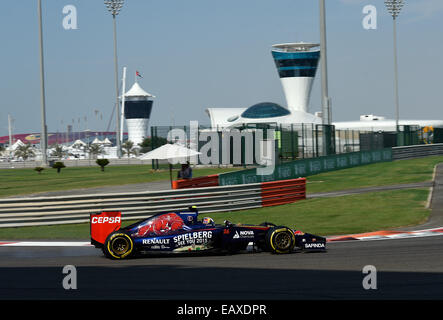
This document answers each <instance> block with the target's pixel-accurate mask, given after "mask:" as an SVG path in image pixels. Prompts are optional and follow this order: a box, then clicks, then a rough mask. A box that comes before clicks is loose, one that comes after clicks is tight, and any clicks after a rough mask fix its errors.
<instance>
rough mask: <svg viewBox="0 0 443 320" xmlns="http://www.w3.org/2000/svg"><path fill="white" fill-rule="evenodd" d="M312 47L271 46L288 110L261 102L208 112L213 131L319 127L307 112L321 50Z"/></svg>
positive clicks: (311, 45)
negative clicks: (249, 126) (254, 125)
mask: <svg viewBox="0 0 443 320" xmlns="http://www.w3.org/2000/svg"><path fill="white" fill-rule="evenodd" d="M318 46H319V45H318V44H315V43H304V42H300V43H284V44H275V45H273V46H272V50H271V53H272V57H273V58H274V62H275V66H276V68H277V72H278V75H279V77H280V80H281V83H282V86H283V90H284V93H285V97H286V102H287V107H286V108H285V107H282V106H280V105H278V104H275V103H272V102H262V103H258V104H256V105H253V106H251V107H249V108H208V109H206V113H207V114H208V116H209V118H210V119H211V126H212V127H222V128H225V127H232V126H239V125H241V124H246V123H279V124H291V123H318V124H320V123H321V118H319V117H317V116H315V115H313V114H311V113H309V112H308V110H309V98H310V94H311V89H312V83H313V81H314V78H315V75H316V72H317V66H318V61H319V59H320V50H318V49H316V48H317V47H318Z"/></svg>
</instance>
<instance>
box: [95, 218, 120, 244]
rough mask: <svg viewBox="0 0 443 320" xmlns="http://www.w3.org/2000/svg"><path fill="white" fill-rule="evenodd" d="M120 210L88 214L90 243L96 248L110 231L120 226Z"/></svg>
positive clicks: (102, 242)
mask: <svg viewBox="0 0 443 320" xmlns="http://www.w3.org/2000/svg"><path fill="white" fill-rule="evenodd" d="M121 215H122V214H121V212H120V211H104V212H102V213H98V214H91V215H90V220H89V222H90V230H91V244H92V245H94V246H95V247H97V248H100V247H102V246H103V244H104V243H105V241H106V238H107V237H108V235H109V234H110V233H111V232H114V231H117V230H119V229H120V227H121Z"/></svg>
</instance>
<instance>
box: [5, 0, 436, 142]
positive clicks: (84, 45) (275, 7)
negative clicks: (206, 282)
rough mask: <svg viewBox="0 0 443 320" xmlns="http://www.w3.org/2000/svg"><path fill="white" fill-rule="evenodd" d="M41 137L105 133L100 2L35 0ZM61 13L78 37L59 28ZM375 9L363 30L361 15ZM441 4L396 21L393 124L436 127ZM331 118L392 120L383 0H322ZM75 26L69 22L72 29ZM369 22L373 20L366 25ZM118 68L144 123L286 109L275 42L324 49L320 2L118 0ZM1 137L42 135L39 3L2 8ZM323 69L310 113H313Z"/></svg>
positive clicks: (105, 64)
mask: <svg viewBox="0 0 443 320" xmlns="http://www.w3.org/2000/svg"><path fill="white" fill-rule="evenodd" d="M42 2H43V32H44V58H45V82H46V83H45V84H46V116H47V125H48V131H49V132H57V131H65V130H66V126H67V125H73V130H75V131H77V130H85V129H90V130H96V131H104V130H106V129H107V127H108V125H109V123H110V130H115V120H113V121H112V122H110V118H111V114H112V110H113V108H114V101H115V82H114V81H115V80H114V53H113V29H112V16H111V15H110V14H109V13H108V11H107V10H106V8H105V5H104V3H103V1H102V0H43V1H42ZM67 5H71V6H74V7H75V9H76V14H77V15H76V17H77V19H76V21H77V29H68V30H67V29H65V28H64V25H63V21H64V19H65V18H66V17H67V16H68V13H66V14H64V13H63V8H64V7H65V6H67ZM367 5H372V6H373V7H375V9H376V18H377V19H376V21H377V24H376V29H365V28H364V27H363V24H362V22H363V20H364V19H365V17H366V16H367V14H365V13H364V12H363V8H364V7H365V6H367ZM442 18H443V1H441V0H406V4H405V6H404V8H403V10H402V11H401V13H400V16H399V17H398V19H397V39H398V67H399V95H400V118H401V119H443V111H442V110H443V105H442V99H441V92H442V89H441V88H442V86H441V83H442V81H441V79H442V77H441V75H442V74H443V59H442V55H441V53H442V52H443V41H442V31H443V19H442ZM326 19H327V20H326V23H327V49H328V51H327V62H328V84H329V96H330V97H331V99H332V120H333V121H352V120H358V119H359V116H360V115H362V114H375V115H379V116H385V117H387V118H391V119H392V118H394V117H395V106H394V69H393V44H392V39H393V23H392V17H391V16H390V15H389V13H388V12H387V10H386V8H385V6H384V1H383V0H326ZM72 21H73V20H71V22H72ZM373 22H374V21H372V23H373ZM117 38H118V40H117V43H118V63H119V73H120V77H121V73H122V70H121V69H122V68H123V67H124V66H126V67H127V72H128V75H127V88H126V89H127V90H128V89H129V88H130V86H132V84H133V82H134V79H135V76H134V75H135V72H136V70H138V71H139V72H140V73H141V74H142V76H143V78H140V79H139V84H140V85H141V86H142V87H143V88H144V89H145V90H146V91H148V92H149V93H151V94H153V95H155V96H156V98H155V102H154V107H153V111H152V115H151V125H189V122H190V121H195V120H196V121H198V122H199V123H200V124H203V125H204V124H209V118H208V116H207V115H206V113H205V109H206V108H208V107H249V106H251V105H253V104H255V103H259V102H264V101H269V102H275V103H278V104H281V105H283V106H285V105H286V101H285V98H284V94H283V90H282V87H281V84H280V79H279V77H278V74H277V70H276V68H275V65H274V62H273V59H272V56H271V46H272V45H273V44H276V43H286V42H298V41H304V42H315V43H318V42H319V41H320V32H319V7H318V1H317V0H224V1H215V0H187V1H184V0H126V1H125V4H124V7H123V9H122V11H121V12H120V14H119V15H118V17H117ZM0 43H1V44H2V46H1V50H0V66H1V75H2V77H1V78H0V90H1V94H2V99H1V100H0V136H3V135H7V134H8V114H10V115H11V116H12V118H13V119H14V122H13V131H14V133H17V134H18V133H33V132H35V133H38V132H40V131H41V104H40V69H39V42H38V20H37V0H16V1H7V2H6V1H5V3H4V4H3V7H2V10H1V11H0ZM320 96H321V82H320V69H319V70H318V71H317V76H316V79H315V81H314V86H313V89H312V93H311V101H310V107H309V108H310V109H309V110H310V112H312V113H314V112H316V111H320V110H321V102H320V101H321V99H320Z"/></svg>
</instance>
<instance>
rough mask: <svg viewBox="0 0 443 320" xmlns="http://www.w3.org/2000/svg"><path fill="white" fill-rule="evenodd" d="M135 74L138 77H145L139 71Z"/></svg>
mask: <svg viewBox="0 0 443 320" xmlns="http://www.w3.org/2000/svg"><path fill="white" fill-rule="evenodd" d="M135 75H136V76H137V77H140V78H143V77H142V75H141V74H140V72H138V71H136V72H135Z"/></svg>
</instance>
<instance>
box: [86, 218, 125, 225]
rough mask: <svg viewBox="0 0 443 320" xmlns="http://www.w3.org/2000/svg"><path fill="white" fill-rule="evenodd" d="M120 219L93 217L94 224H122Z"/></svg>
mask: <svg viewBox="0 0 443 320" xmlns="http://www.w3.org/2000/svg"><path fill="white" fill-rule="evenodd" d="M120 222H121V218H120V217H93V218H92V220H91V223H92V224H95V223H120Z"/></svg>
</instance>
